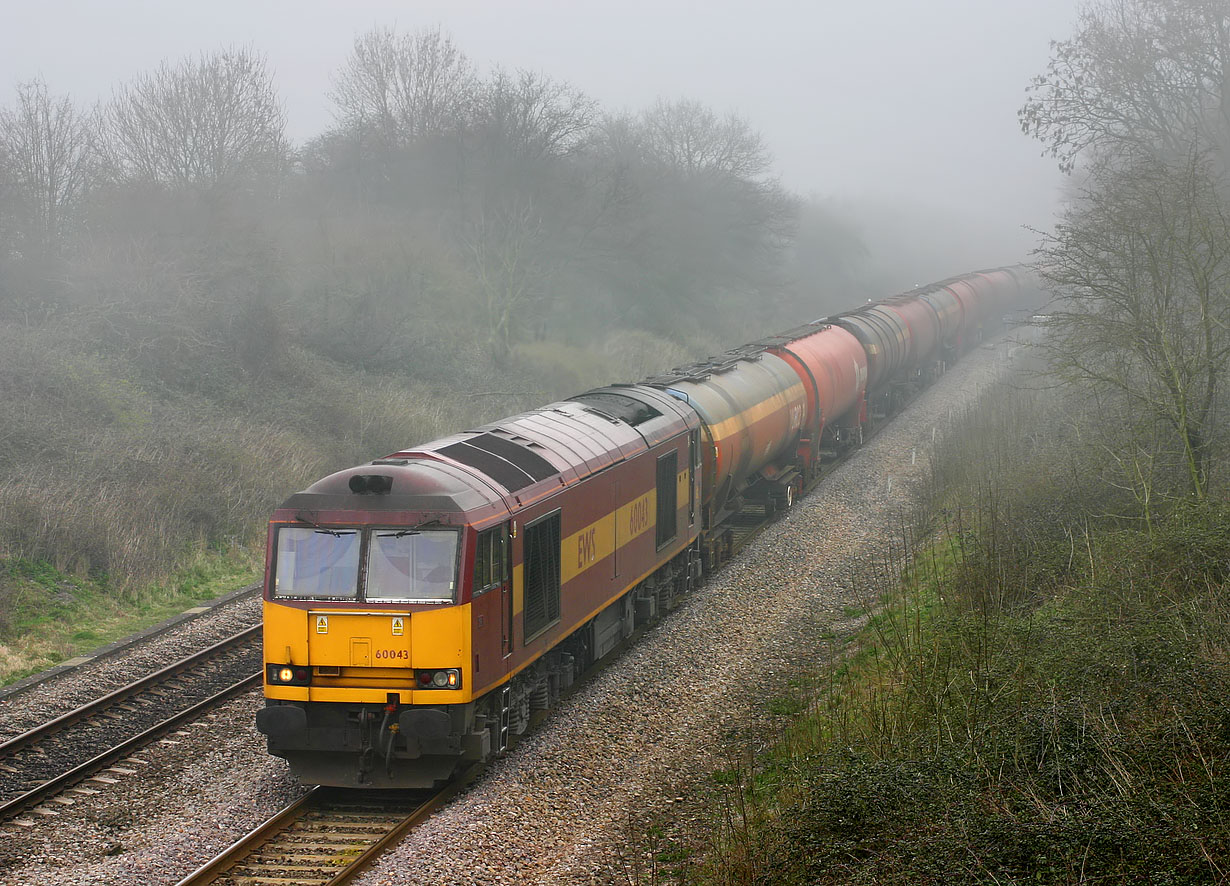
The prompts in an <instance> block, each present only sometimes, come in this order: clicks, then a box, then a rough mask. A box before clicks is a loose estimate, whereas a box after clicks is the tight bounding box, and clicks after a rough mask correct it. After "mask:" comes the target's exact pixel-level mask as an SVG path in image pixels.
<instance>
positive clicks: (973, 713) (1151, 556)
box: [689, 509, 1230, 884]
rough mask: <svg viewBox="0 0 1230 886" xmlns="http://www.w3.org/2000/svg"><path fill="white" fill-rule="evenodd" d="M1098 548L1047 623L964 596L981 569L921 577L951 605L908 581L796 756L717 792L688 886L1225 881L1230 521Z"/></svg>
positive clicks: (777, 751) (779, 751) (1043, 615)
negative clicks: (713, 834)
mask: <svg viewBox="0 0 1230 886" xmlns="http://www.w3.org/2000/svg"><path fill="white" fill-rule="evenodd" d="M1088 545H1089V553H1088V554H1087V556H1089V557H1090V558H1091V559H1090V561H1089V562H1086V563H1085V564H1083V566H1082V567H1081V568H1078V569H1077V570H1076V571H1075V572H1074V573H1073V574H1071V575H1069V576H1067V578H1066V579H1065V580H1063V581H1060V582H1057V583H1056V584H1054V585H1053V586H1052V587H1050V588H1049V589H1048V591H1047V593H1046V596H1045V599H1044V600H1043V601H1042V602H1041V603H1040V604H1039V605H1037V606H1036V607H1032V608H1016V609H1012V610H1008V611H1005V610H1003V609H999V608H995V607H988V606H987V605H986V600H987V599H988V598H987V596H986V595H985V594H984V595H975V594H971V593H969V591H968V588H967V591H966V592H965V593H961V592H960V591H959V590H958V589H959V588H960V587H962V586H963V585H972V584H973V583H974V576H971V575H970V574H969V573H970V570H976V571H977V573H978V575H977V577H978V578H979V579H980V580H981V581H984V582H985V581H987V579H988V576H987V574H986V573H985V572H983V571H982V568H983V566H984V565H986V564H985V563H984V562H983V561H981V560H980V559H979V558H970V559H968V560H964V561H961V560H958V561H955V562H950V563H949V564H948V565H947V566H946V567H945V568H944V569H942V570H939V571H933V570H932V566H931V565H930V564H928V565H926V566H925V567H920V568H919V569H917V570H915V571H914V572H913V574H912V576H913V580H914V581H917V579H918V578H919V576H921V575H924V574H927V575H928V576H929V578H928V579H927V584H928V585H930V586H933V587H934V588H935V589H936V590H939V591H941V592H943V593H942V602H940V600H939V598H936V597H934V596H931V595H929V594H927V593H926V592H925V589H920V588H919V587H918V585H916V584H911V583H910V582H907V583H906V584H905V585H904V586H903V594H902V596H901V597H900V598H898V600H897V601H896V602H895V603H893V604H892V605H890V606H888V607H886V608H885V609H884V610H883V611H882V612H880V613H879V614H877V616H876V617H875V618H874V619H873V620H872V622H871V623H870V624H869V625H868V626H867V627H866V628H865V629H864V630H863V632H862V633H861V635H860V636H859V638H858V639H857V640H856V643H857V646H858V649H859V651H858V652H857V654H855V655H853V656H852V657H851V658H850V659H849V661H848V662H847V664H846V666H845V667H844V668H843V669H840V670H839V671H838V672H836V673H834V674H833V675H832V676H831V678H830V683H829V685H828V686H827V687H821V689H820V691H819V692H818V693H817V694H815V695H814V697H813V703H812V704H810V705H808V706H807V713H806V714H805V715H803V716H801V717H799V718H798V719H797V720H796V722H795V724H794V726H793V728H792V729H790V730H789V733H788V734H787V735H786V737H785V738H784V739H783V740H782V741H781V742H780V743H779V744H778V745H777V746H775V747H774V748H772V749H770V750H769V751H768V752H766V753H764V754H762V755H760V756H759V757H758V758H757V759H756V760H755V762H754V764H752V765H750V766H748V767H747V768H745V769H742V770H730V769H727V770H723V771H722V772H720V773H715V777H714V779H713V781H714V783H715V784H716V785H717V786H719V787H720V788H723V789H725V790H726V791H727V798H728V799H727V803H726V808H727V810H728V813H729V814H728V815H726V816H725V817H722V816H719V817H718V818H717V821H716V824H717V825H718V832H719V836H718V837H717V838H716V839H714V840H711V841H710V842H709V845H708V851H707V852H706V853H705V863H704V864H703V865H700V866H694V867H693V868H691V869H690V874H689V876H690V877H692V878H695V879H694V880H689V881H690V882H692V881H695V882H705V883H774V884H793V883H798V884H803V883H807V884H823V883H834V884H836V883H843V884H844V883H890V884H891V883H902V884H904V883H952V882H958V883H1024V882H1029V883H1040V882H1041V883H1070V882H1081V881H1085V882H1114V883H1172V884H1178V883H1190V884H1196V883H1208V882H1214V881H1215V880H1216V879H1217V878H1218V876H1220V874H1219V871H1220V870H1221V868H1222V867H1223V866H1224V865H1225V864H1226V862H1227V859H1230V818H1228V817H1227V815H1228V813H1230V699H1227V697H1226V693H1225V686H1226V685H1230V602H1228V601H1230V597H1228V596H1227V591H1230V586H1228V583H1227V572H1228V571H1230V509H1220V510H1214V511H1213V512H1211V513H1196V512H1185V513H1182V514H1178V515H1175V516H1174V517H1173V518H1172V519H1171V521H1169V522H1167V523H1166V524H1164V525H1162V526H1161V527H1159V528H1158V530H1157V532H1156V534H1155V535H1154V536H1153V537H1148V536H1146V535H1144V534H1143V533H1140V532H1138V531H1135V530H1122V529H1119V530H1106V531H1104V532H1101V533H1098V534H1096V535H1094V536H1092V537H1091V538H1090V539H1089V541H1088ZM917 559H923V560H925V559H927V558H926V557H920V558H917ZM916 562H917V560H916ZM999 568H1000V569H1003V568H1005V566H1004V564H999ZM773 704H776V702H774V703H773ZM731 810H733V812H731Z"/></svg>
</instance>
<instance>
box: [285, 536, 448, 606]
mask: <svg viewBox="0 0 1230 886" xmlns="http://www.w3.org/2000/svg"><path fill="white" fill-rule="evenodd" d="M457 539H458V533H456V532H454V531H452V530H433V531H419V530H415V529H404V528H403V529H398V528H388V529H367V530H362V531H361V530H359V529H354V528H344V527H339V528H317V527H312V528H307V527H300V526H283V527H280V528H279V529H278V533H277V539H276V542H275V544H276V552H277V553H276V560H275V563H274V576H273V596H275V597H282V598H292V599H303V600H364V599H365V600H374V601H379V602H397V603H448V602H452V601H453V600H454V599H456V587H457ZM361 578H362V580H361Z"/></svg>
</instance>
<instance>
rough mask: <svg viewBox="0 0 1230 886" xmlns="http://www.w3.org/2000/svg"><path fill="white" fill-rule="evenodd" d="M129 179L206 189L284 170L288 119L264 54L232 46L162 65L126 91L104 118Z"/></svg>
mask: <svg viewBox="0 0 1230 886" xmlns="http://www.w3.org/2000/svg"><path fill="white" fill-rule="evenodd" d="M106 122H107V131H108V135H109V136H110V150H111V152H112V155H113V158H114V161H115V163H116V166H117V167H118V168H119V169H120V170H121V171H122V172H123V173H124V174H126V175H128V176H130V177H133V178H137V179H142V180H145V181H151V182H159V183H163V184H169V185H174V186H179V187H186V186H191V187H195V188H199V189H202V190H211V189H215V188H218V187H228V186H232V185H238V184H241V183H251V182H253V181H256V180H259V179H261V178H264V177H268V176H272V175H275V174H277V173H278V172H280V171H281V170H282V168H283V166H284V164H285V161H286V156H287V143H286V137H285V129H286V115H285V113H284V112H283V110H282V105H281V101H280V100H279V98H278V95H277V91H276V89H275V88H274V85H273V78H272V76H271V75H270V73H269V71H268V69H267V68H266V66H265V59H264V57H263V56H262V55H260V54H258V53H256V52H254V51H252V50H250V49H226V50H222V51H219V52H214V53H210V54H208V55H202V56H201V57H199V58H196V59H187V60H185V61H183V62H181V63H180V64H179V65H177V66H174V67H172V66H170V65H168V64H165V63H164V64H163V65H162V66H160V67H159V68H158V69H157V70H156V71H154V72H153V73H150V74H143V75H141V76H139V77H137V78H136V80H134V81H133V82H132V83H130V84H128V85H127V86H124V87H122V88H120V89H119V90H118V91H117V92H116V94H115V97H114V99H113V100H112V102H111V105H110V107H109V108H108V109H107V115H106Z"/></svg>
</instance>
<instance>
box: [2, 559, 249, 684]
mask: <svg viewBox="0 0 1230 886" xmlns="http://www.w3.org/2000/svg"><path fill="white" fill-rule="evenodd" d="M259 570H260V565H259V562H258V558H257V556H256V555H255V554H254V553H252V552H250V551H244V550H242V549H235V550H231V551H226V552H218V551H209V550H206V551H201V552H198V553H197V554H195V555H194V556H193V557H192V558H190V559H189V560H188V562H187V563H186V565H185V566H183V567H181V568H180V569H178V570H177V571H176V572H175V573H174V574H173V575H172V576H171V577H170V578H169V580H168V581H166V582H163V583H159V584H152V583H151V584H144V585H140V586H136V587H131V588H127V589H125V590H118V589H117V588H115V587H114V585H113V584H112V583H111V582H110V581H108V579H107V577H106V576H98V577H93V578H88V577H87V578H82V577H79V576H73V575H69V574H66V573H63V572H60V571H59V570H57V569H55V568H54V567H53V566H51V565H50V564H48V563H46V562H32V561H29V560H22V559H11V560H4V561H0V603H2V604H3V606H2V611H3V613H4V618H3V623H2V625H0V627H2V629H0V685H7V684H9V683H13V682H15V681H17V680H19V679H21V678H22V677H25V676H28V675H30V674H34V673H37V672H38V671H41V670H44V669H46V668H48V667H51V666H53V665H55V664H58V663H59V662H62V661H65V660H67V659H69V658H72V657H73V656H75V655H79V654H81V653H83V652H88V651H90V650H92V649H96V648H97V647H99V646H105V645H106V644H108V643H112V642H114V641H116V640H119V639H121V638H123V637H126V636H128V635H130V634H133V633H135V632H137V631H140V630H142V629H144V628H147V627H150V626H152V625H155V624H158V623H159V622H161V621H164V620H165V619H167V618H170V617H172V616H174V615H177V614H179V613H180V612H183V611H184V610H185V609H189V608H191V607H193V606H195V605H198V604H200V603H201V602H203V601H206V600H212V599H214V598H215V597H219V596H222V595H223V594H226V593H229V592H230V591H233V590H236V589H237V588H240V587H243V586H244V585H247V584H251V583H253V582H254V581H256V578H257V576H258V574H259Z"/></svg>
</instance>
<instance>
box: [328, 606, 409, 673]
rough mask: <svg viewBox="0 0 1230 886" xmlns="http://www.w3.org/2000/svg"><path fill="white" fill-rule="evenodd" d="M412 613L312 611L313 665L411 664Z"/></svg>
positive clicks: (392, 665) (371, 665)
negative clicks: (410, 626)
mask: <svg viewBox="0 0 1230 886" xmlns="http://www.w3.org/2000/svg"><path fill="white" fill-rule="evenodd" d="M409 621H410V614H409V613H404V612H399V613H389V612H338V611H336V610H330V611H318V610H314V611H312V612H309V613H308V625H309V626H310V627H311V630H310V632H309V633H308V660H309V661H310V662H311V664H312V666H313V667H340V668H409V667H410V631H409V630H408V627H409V624H408V623H409Z"/></svg>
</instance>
